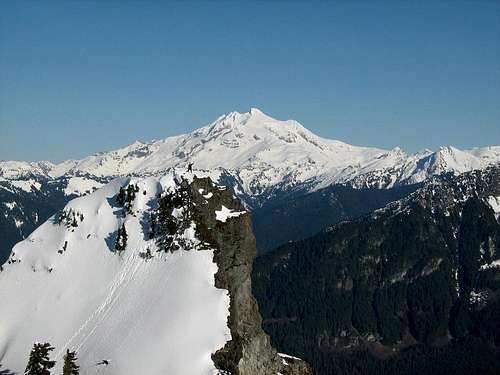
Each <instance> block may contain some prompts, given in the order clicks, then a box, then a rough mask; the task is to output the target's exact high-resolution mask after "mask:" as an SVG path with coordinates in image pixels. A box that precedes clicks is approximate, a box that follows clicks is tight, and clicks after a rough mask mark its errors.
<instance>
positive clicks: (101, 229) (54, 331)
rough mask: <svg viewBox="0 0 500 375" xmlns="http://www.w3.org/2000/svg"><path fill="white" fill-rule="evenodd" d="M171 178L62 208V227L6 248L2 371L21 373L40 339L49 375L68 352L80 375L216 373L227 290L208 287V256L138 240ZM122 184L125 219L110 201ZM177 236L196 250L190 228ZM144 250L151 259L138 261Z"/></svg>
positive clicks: (110, 189)
mask: <svg viewBox="0 0 500 375" xmlns="http://www.w3.org/2000/svg"><path fill="white" fill-rule="evenodd" d="M173 177H174V174H173V173H171V174H169V175H167V176H165V177H162V178H153V177H149V178H132V179H130V178H118V179H116V180H114V181H113V182H111V183H110V184H108V185H106V186H104V187H103V188H101V189H99V190H97V191H96V192H94V193H92V194H90V195H87V196H84V197H80V198H77V199H74V200H73V201H71V202H69V203H68V204H67V205H66V207H65V209H64V212H65V213H66V214H67V215H68V217H69V218H70V219H68V220H69V221H66V219H63V220H62V222H61V223H58V222H59V216H58V215H55V216H53V217H52V218H51V219H49V220H48V221H47V222H45V223H44V224H42V225H41V226H40V227H39V228H38V229H36V230H35V231H34V232H33V233H32V234H31V235H30V236H29V237H28V238H27V239H26V240H24V241H22V242H20V243H18V244H17V245H16V246H15V247H14V249H13V251H12V254H11V257H10V258H9V262H8V263H6V264H5V265H4V267H3V271H2V272H0V301H2V303H1V304H0V317H1V319H0V363H2V365H3V367H2V369H9V370H12V371H16V372H19V373H22V372H23V371H24V368H25V366H26V363H27V358H28V354H29V351H30V349H31V347H32V345H33V343H34V342H35V341H40V342H45V341H48V342H50V343H51V344H52V345H53V346H55V348H56V349H55V351H54V352H53V353H54V354H53V356H52V357H53V359H55V360H57V361H58V364H57V367H56V369H55V371H54V373H60V372H61V366H62V356H63V354H64V352H65V351H66V349H70V350H76V351H77V356H78V358H79V364H80V366H81V370H82V373H83V374H95V373H105V374H116V375H127V374H149V375H155V374H157V375H164V374H182V375H190V374H192V375H201V374H211V373H214V372H215V367H214V364H213V362H212V359H211V354H212V353H214V352H215V351H216V350H218V349H219V348H221V347H223V346H224V345H225V343H226V342H227V341H228V340H229V339H231V334H230V331H229V328H228V327H227V318H228V315H229V296H228V292H227V291H226V290H223V289H217V288H216V287H215V286H214V274H215V273H216V272H217V265H216V264H215V263H214V262H213V250H200V251H199V250H195V249H191V246H187V248H183V249H180V250H178V251H175V252H173V253H163V252H161V253H157V252H156V244H155V242H154V240H148V239H147V238H148V237H147V235H145V232H146V229H145V227H144V225H145V224H144V222H145V220H146V219H147V218H148V217H149V213H150V212H151V210H153V209H155V208H156V207H157V205H158V194H160V193H162V192H164V191H166V190H168V189H171V188H172V187H173V186H174V182H173ZM129 184H137V185H138V188H139V192H138V193H137V195H136V199H135V200H134V201H133V207H132V212H133V215H132V214H128V215H124V214H123V212H124V211H123V208H121V207H117V206H116V204H115V198H113V197H115V196H116V194H117V192H118V191H119V188H120V187H121V186H125V187H126V186H127V185H129ZM73 213H74V214H75V219H76V225H77V226H76V227H74V226H73V225H72V224H73V223H72V220H71V218H72V215H73ZM122 224H125V227H126V230H127V233H128V241H127V248H126V250H124V251H123V252H122V253H121V254H119V253H117V252H116V251H114V250H112V249H113V248H114V246H113V244H114V241H115V237H116V233H117V230H118V228H119V227H121V225H122ZM184 236H185V240H186V241H187V242H188V243H191V244H193V245H195V244H196V241H197V240H196V238H195V237H194V236H193V231H192V230H186V232H185V234H184ZM147 249H149V250H150V251H151V253H152V254H154V257H153V258H150V259H149V258H146V257H144V254H146V253H147ZM103 360H107V361H109V365H108V366H105V365H99V364H98V363H99V362H101V361H103Z"/></svg>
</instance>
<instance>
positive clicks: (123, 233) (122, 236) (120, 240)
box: [115, 224, 128, 252]
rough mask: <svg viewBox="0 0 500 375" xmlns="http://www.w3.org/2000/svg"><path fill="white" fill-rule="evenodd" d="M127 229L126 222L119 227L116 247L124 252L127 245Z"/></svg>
mask: <svg viewBox="0 0 500 375" xmlns="http://www.w3.org/2000/svg"><path fill="white" fill-rule="evenodd" d="M127 237H128V235H127V230H126V229H125V224H122V226H121V227H120V228H118V234H117V236H116V242H115V249H116V250H117V251H119V252H122V251H123V250H125V248H126V247H127Z"/></svg>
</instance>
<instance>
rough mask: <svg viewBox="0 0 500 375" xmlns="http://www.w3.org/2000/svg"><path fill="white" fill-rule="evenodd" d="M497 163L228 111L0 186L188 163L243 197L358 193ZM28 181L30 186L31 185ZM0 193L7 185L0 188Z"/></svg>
mask: <svg viewBox="0 0 500 375" xmlns="http://www.w3.org/2000/svg"><path fill="white" fill-rule="evenodd" d="M498 161H500V146H491V147H483V148H473V149H470V150H463V151H462V150H459V149H457V148H454V147H451V146H446V147H441V148H440V149H439V150H438V151H430V150H423V151H421V152H417V153H415V154H407V153H405V152H404V151H403V150H402V149H400V148H399V147H396V148H394V149H392V150H382V149H378V148H371V147H358V146H352V145H349V144H347V143H343V142H340V141H337V140H331V139H325V138H321V137H319V136H317V135H315V134H313V133H312V132H310V131H309V130H307V129H306V128H305V127H304V126H302V125H301V124H299V123H298V122H297V121H294V120H287V121H280V120H276V119H273V118H272V117H269V116H267V115H266V114H264V113H263V112H261V111H260V110H258V109H255V108H253V109H251V110H250V112H248V113H238V112H231V113H229V114H226V115H223V116H221V117H219V118H218V119H217V120H215V121H214V122H213V123H211V124H209V125H207V126H204V127H202V128H200V129H198V130H195V131H193V132H191V133H188V134H183V135H179V136H174V137H169V138H166V139H163V140H157V141H152V142H149V143H142V142H139V141H137V142H134V143H133V144H131V145H129V146H127V147H124V148H121V149H118V150H115V151H110V152H101V153H97V154H94V155H91V156H88V157H86V158H84V159H81V160H66V161H63V162H62V163H59V164H53V163H50V162H47V161H40V162H33V163H27V162H17V161H3V162H0V178H1V180H0V181H1V182H4V183H5V182H6V181H17V182H13V183H12V184H13V185H14V186H16V187H19V188H22V189H25V190H29V189H32V188H35V189H36V188H37V187H38V186H39V185H38V184H37V183H36V179H37V178H40V177H45V178H48V179H57V178H61V177H63V176H68V177H74V178H76V177H78V176H86V178H85V179H84V178H82V177H80V178H79V179H70V180H69V181H68V185H67V187H66V189H65V191H66V192H68V193H69V192H77V193H78V192H80V193H81V192H85V190H87V189H91V188H92V187H94V186H96V185H95V184H93V183H92V182H89V181H88V180H87V179H90V180H93V178H92V176H95V177H115V176H126V175H150V174H159V173H162V172H164V171H165V170H167V169H169V168H172V167H185V166H187V164H188V163H190V162H192V163H194V166H195V168H196V169H203V170H212V171H214V173H220V174H227V175H230V176H232V177H233V178H234V179H235V181H236V182H237V184H238V188H239V189H240V192H241V193H242V194H246V195H249V196H259V195H261V194H266V193H269V191H270V190H272V189H275V188H276V187H280V188H290V187H293V186H296V185H298V184H306V185H307V186H308V188H309V189H318V188H321V187H325V186H328V185H331V184H334V183H336V184H338V183H350V184H353V185H355V186H357V187H378V188H387V187H393V186H396V185H403V184H412V183H416V182H421V181H423V180H425V179H427V178H428V177H430V176H434V175H436V174H441V173H443V172H452V173H462V172H465V171H469V170H472V169H482V168H484V167H485V166H487V165H488V164H491V163H495V162H498ZM30 178H31V180H30ZM4 186H5V184H4Z"/></svg>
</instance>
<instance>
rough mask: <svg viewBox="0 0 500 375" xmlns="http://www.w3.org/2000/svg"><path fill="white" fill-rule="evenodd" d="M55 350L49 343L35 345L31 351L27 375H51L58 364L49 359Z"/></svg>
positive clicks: (25, 372)
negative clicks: (51, 371)
mask: <svg viewBox="0 0 500 375" xmlns="http://www.w3.org/2000/svg"><path fill="white" fill-rule="evenodd" d="M52 350H54V348H53V347H52V346H51V345H50V344H49V343H48V342H46V343H43V344H42V343H37V342H36V343H35V344H33V349H31V352H30V357H29V360H28V365H27V366H26V370H24V374H25V375H50V369H51V368H52V367H54V365H55V364H56V362H55V361H51V360H50V359H49V353H50V352H51V351H52Z"/></svg>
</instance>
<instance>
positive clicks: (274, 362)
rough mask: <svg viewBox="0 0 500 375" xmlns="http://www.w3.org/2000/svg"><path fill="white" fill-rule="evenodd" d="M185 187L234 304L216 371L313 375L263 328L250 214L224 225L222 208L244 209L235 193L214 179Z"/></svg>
mask: <svg viewBox="0 0 500 375" xmlns="http://www.w3.org/2000/svg"><path fill="white" fill-rule="evenodd" d="M180 185H181V187H180V191H182V192H183V194H184V201H185V202H189V203H188V204H189V211H190V217H191V218H192V219H193V220H194V222H195V224H196V231H197V237H198V238H199V239H200V240H201V241H202V245H203V246H206V247H208V248H213V249H215V252H214V254H215V255H214V261H215V262H216V263H217V266H218V269H219V270H218V272H217V274H216V275H215V286H216V287H218V288H223V289H227V290H228V291H229V296H230V301H231V303H230V316H229V319H228V326H229V328H230V330H231V336H232V339H231V340H230V341H229V342H228V343H227V344H226V346H225V347H224V348H222V349H221V350H219V351H218V352H216V353H214V354H213V360H214V363H215V365H216V367H217V368H219V369H220V370H221V371H225V372H228V373H231V374H233V375H258V374H263V375H264V374H266V375H267V374H276V373H278V372H281V373H282V374H290V375H292V374H293V375H299V374H312V372H311V371H310V369H309V367H308V366H307V364H305V363H304V362H303V361H301V360H297V361H295V362H294V363H289V364H285V363H284V362H283V360H282V359H281V358H280V357H279V356H278V354H277V352H276V350H275V349H274V348H273V347H272V346H271V344H270V340H269V337H268V336H267V335H266V334H265V333H264V331H263V330H262V328H261V323H262V319H261V317H260V313H259V310H258V306H257V303H256V301H255V299H254V297H253V295H252V288H251V278H250V276H251V272H252V263H253V260H254V258H255V253H256V250H255V237H254V235H253V232H252V225H251V219H250V215H249V214H248V213H244V214H241V215H239V216H236V217H231V218H228V219H227V220H226V221H225V222H222V221H219V220H217V219H216V213H215V212H216V211H220V210H221V208H222V206H225V207H226V208H228V209H231V210H234V211H236V212H242V211H245V208H244V207H243V205H242V204H241V202H240V201H239V200H238V199H236V198H235V196H234V195H233V193H232V191H231V190H229V189H228V188H225V187H217V186H214V185H213V184H212V182H211V180H210V179H209V178H200V179H198V178H194V180H193V182H192V183H190V184H188V182H187V181H186V180H184V181H182V182H181V184H180ZM204 195H205V196H211V197H210V198H205V197H204ZM161 204H162V203H161V202H160V206H161ZM160 226H161V218H160Z"/></svg>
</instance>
